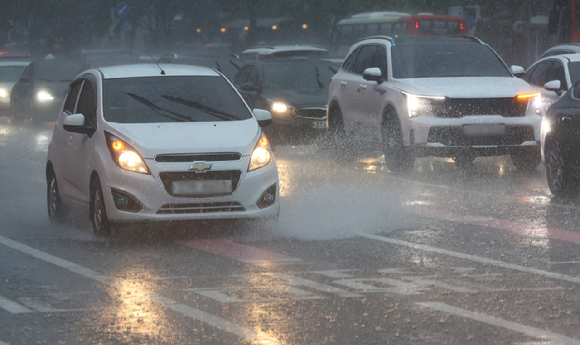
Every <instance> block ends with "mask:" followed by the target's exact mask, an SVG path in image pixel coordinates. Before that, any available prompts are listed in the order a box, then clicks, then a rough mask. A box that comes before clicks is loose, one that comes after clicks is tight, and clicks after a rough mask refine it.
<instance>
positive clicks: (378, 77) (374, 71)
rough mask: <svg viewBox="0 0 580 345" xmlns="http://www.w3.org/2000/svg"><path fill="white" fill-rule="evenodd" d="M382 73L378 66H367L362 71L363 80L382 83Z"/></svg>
mask: <svg viewBox="0 0 580 345" xmlns="http://www.w3.org/2000/svg"><path fill="white" fill-rule="evenodd" d="M382 75H383V73H382V72H381V69H380V68H378V67H372V68H367V69H365V71H364V72H363V78H364V79H365V80H372V81H376V82H377V84H382V83H383V77H382Z"/></svg>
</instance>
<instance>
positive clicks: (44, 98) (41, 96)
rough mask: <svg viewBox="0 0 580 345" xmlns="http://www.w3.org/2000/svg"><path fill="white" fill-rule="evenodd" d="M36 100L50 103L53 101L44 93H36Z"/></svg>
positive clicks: (49, 95) (48, 94) (50, 96)
mask: <svg viewBox="0 0 580 345" xmlns="http://www.w3.org/2000/svg"><path fill="white" fill-rule="evenodd" d="M36 99H38V101H39V102H50V101H52V100H53V99H54V97H52V95H51V94H50V93H48V92H46V91H38V93H37V94H36Z"/></svg>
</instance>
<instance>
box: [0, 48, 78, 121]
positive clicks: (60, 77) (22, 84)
mask: <svg viewBox="0 0 580 345" xmlns="http://www.w3.org/2000/svg"><path fill="white" fill-rule="evenodd" d="M82 65H83V63H82V62H80V61H70V60H57V59H54V60H38V61H34V62H32V63H30V65H28V67H26V69H25V70H24V72H23V73H22V76H21V77H20V80H19V81H18V82H17V83H16V84H15V85H14V87H13V88H12V93H11V97H10V110H11V121H12V122H13V123H17V122H19V121H22V120H24V119H29V120H32V121H35V122H36V121H38V122H46V121H54V120H56V118H57V115H58V110H59V108H60V106H61V104H62V99H63V97H64V93H65V92H66V90H67V88H68V85H69V84H70V83H71V81H72V80H73V79H74V78H75V77H76V76H77V74H78V73H79V71H80V70H81V66H82Z"/></svg>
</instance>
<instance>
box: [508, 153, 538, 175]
mask: <svg viewBox="0 0 580 345" xmlns="http://www.w3.org/2000/svg"><path fill="white" fill-rule="evenodd" d="M511 158H512V163H513V164H514V166H515V167H516V168H517V169H518V170H522V171H530V170H534V169H536V168H537V167H538V165H540V163H541V162H542V153H541V151H540V149H538V148H533V149H530V150H522V151H519V152H514V153H512V154H511Z"/></svg>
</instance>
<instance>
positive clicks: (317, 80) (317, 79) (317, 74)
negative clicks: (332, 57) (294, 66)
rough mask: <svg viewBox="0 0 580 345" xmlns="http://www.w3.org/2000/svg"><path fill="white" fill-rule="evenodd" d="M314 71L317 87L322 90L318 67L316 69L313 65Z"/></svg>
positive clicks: (322, 85)
mask: <svg viewBox="0 0 580 345" xmlns="http://www.w3.org/2000/svg"><path fill="white" fill-rule="evenodd" d="M314 69H315V70H316V82H317V83H318V87H319V88H321V89H324V84H322V82H321V81H320V71H319V70H318V67H316V65H314Z"/></svg>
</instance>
